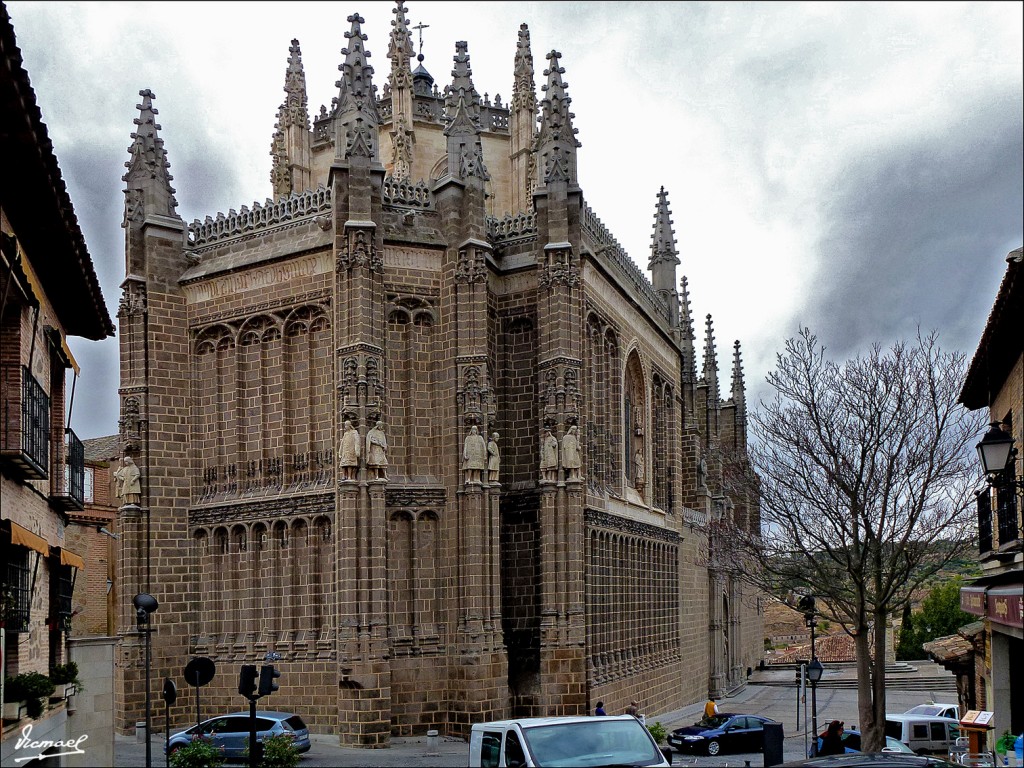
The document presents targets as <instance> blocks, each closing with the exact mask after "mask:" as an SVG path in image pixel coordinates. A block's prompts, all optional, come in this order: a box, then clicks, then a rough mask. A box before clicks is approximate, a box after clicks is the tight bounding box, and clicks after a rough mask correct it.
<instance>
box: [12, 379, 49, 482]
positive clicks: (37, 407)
mask: <svg viewBox="0 0 1024 768" xmlns="http://www.w3.org/2000/svg"><path fill="white" fill-rule="evenodd" d="M0 455H2V456H3V458H4V460H6V461H7V462H8V463H9V464H12V465H14V466H16V467H18V468H19V469H20V470H21V472H22V473H23V475H24V476H25V477H26V478H27V479H29V480H45V479H46V478H47V477H49V470H48V467H49V465H50V397H49V395H47V394H46V391H45V390H44V389H43V386H42V385H41V384H40V383H39V382H38V381H36V378H35V376H33V375H32V372H31V371H30V370H29V369H28V368H26V367H25V366H24V365H5V366H3V367H2V368H0Z"/></svg>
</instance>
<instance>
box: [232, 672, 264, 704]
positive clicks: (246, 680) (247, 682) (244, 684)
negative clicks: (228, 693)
mask: <svg viewBox="0 0 1024 768" xmlns="http://www.w3.org/2000/svg"><path fill="white" fill-rule="evenodd" d="M264 669H266V667H264ZM238 692H239V693H240V694H242V695H243V696H245V698H247V699H251V698H252V697H253V696H254V695H255V694H256V665H255V664H243V665H242V670H241V672H239V674H238Z"/></svg>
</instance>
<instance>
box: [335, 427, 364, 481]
mask: <svg viewBox="0 0 1024 768" xmlns="http://www.w3.org/2000/svg"><path fill="white" fill-rule="evenodd" d="M342 429H343V431H342V433H341V447H340V448H339V449H338V464H339V465H340V466H341V479H342V480H355V479H356V473H357V472H358V471H359V454H360V453H361V450H360V442H361V441H360V439H359V431H358V430H357V429H356V428H355V427H353V426H352V422H351V421H349V420H348V419H345V424H344V426H343V428H342Z"/></svg>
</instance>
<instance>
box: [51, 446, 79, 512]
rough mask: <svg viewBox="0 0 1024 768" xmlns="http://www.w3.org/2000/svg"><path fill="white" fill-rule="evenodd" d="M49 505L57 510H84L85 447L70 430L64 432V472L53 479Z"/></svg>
mask: <svg viewBox="0 0 1024 768" xmlns="http://www.w3.org/2000/svg"><path fill="white" fill-rule="evenodd" d="M58 478H59V480H58ZM50 503H51V504H53V506H55V507H57V508H58V509H64V510H69V509H75V510H81V509H85V446H84V445H83V444H82V441H81V440H79V439H78V435H76V434H75V433H74V430H72V429H65V430H64V471H63V472H58V473H56V475H55V477H54V488H53V495H52V496H50Z"/></svg>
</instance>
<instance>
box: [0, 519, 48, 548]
mask: <svg viewBox="0 0 1024 768" xmlns="http://www.w3.org/2000/svg"><path fill="white" fill-rule="evenodd" d="M8 522H9V523H10V524H11V544H17V545H18V546H19V547H27V548H28V549H34V550H35V551H36V552H38V553H39V554H41V555H46V556H49V555H50V545H49V544H47V543H46V539H44V538H43V537H42V536H36V535H35V534H34V533H32V531H30V530H28V529H26V528H22V527H21V526H20V525H18V524H17V523H16V522H14V521H13V520H9V521H8Z"/></svg>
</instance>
